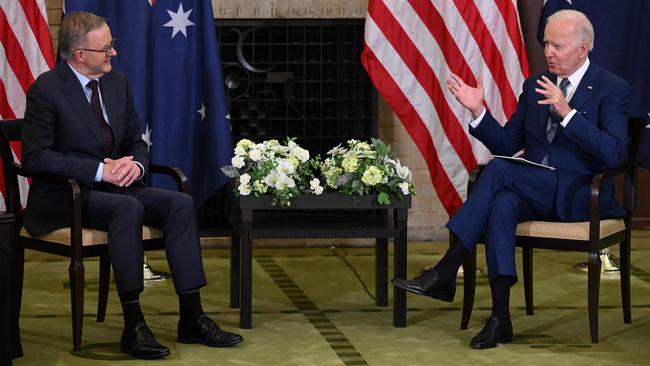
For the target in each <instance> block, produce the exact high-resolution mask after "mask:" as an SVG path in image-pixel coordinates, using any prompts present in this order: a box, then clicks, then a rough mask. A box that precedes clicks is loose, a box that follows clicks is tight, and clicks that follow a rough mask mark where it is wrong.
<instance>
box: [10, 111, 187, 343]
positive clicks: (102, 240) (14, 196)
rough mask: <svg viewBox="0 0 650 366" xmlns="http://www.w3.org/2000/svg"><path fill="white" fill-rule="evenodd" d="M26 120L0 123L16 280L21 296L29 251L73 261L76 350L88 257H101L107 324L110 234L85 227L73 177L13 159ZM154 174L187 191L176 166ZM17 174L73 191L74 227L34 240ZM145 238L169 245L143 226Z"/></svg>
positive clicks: (100, 316) (102, 311) (100, 312)
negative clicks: (27, 168)
mask: <svg viewBox="0 0 650 366" xmlns="http://www.w3.org/2000/svg"><path fill="white" fill-rule="evenodd" d="M22 126H23V120H22V119H14V120H4V121H0V129H1V130H2V131H1V132H0V155H1V158H2V171H3V173H4V185H5V194H4V199H5V203H6V207H7V212H10V213H13V214H14V215H15V216H16V226H15V230H16V236H17V239H18V240H16V242H17V245H18V248H15V253H17V255H16V257H17V258H16V262H17V268H18V269H17V272H18V273H17V278H18V282H19V292H20V293H21V294H22V284H23V275H24V249H25V248H28V249H33V250H37V251H41V252H46V253H50V254H56V255H60V256H64V257H68V258H70V266H69V267H68V276H69V278H70V298H71V299H70V300H71V305H72V344H73V350H75V351H78V350H79V349H80V348H81V334H82V329H83V312H84V263H83V260H84V258H88V257H99V299H98V305H97V321H98V322H103V321H104V318H105V315H106V304H107V301H108V288H109V283H110V272H111V265H110V260H109V257H108V236H107V233H106V232H105V231H101V230H95V229H87V228H84V227H83V223H82V219H81V207H82V204H81V191H80V188H79V185H78V184H77V182H76V181H75V180H74V179H70V178H66V177H62V176H57V175H51V174H41V175H27V174H26V173H25V172H24V171H23V170H22V168H21V166H20V164H18V163H17V162H16V161H15V160H14V156H13V154H12V150H11V147H10V143H11V142H16V143H18V142H20V132H21V129H22ZM149 173H156V174H165V175H168V176H170V177H171V178H172V179H173V180H174V181H175V182H176V185H177V187H178V190H179V191H183V192H188V185H187V178H186V177H185V175H184V174H183V172H181V171H180V170H179V169H177V168H171V167H165V166H159V165H150V166H149ZM18 176H23V177H29V178H34V179H42V180H46V181H47V182H49V183H51V184H56V185H59V186H62V187H65V188H66V189H68V190H69V192H70V197H71V199H70V208H71V210H70V212H71V213H70V223H71V225H70V226H69V227H66V228H62V229H59V230H56V231H53V232H51V233H47V234H44V235H39V236H36V237H34V236H31V235H29V233H28V232H27V231H26V230H25V229H24V228H23V227H22V220H21V211H22V209H21V204H20V192H19V189H18ZM142 239H143V245H144V249H145V250H151V249H162V248H163V247H164V242H163V232H162V230H161V229H158V228H153V227H148V226H143V227H142Z"/></svg>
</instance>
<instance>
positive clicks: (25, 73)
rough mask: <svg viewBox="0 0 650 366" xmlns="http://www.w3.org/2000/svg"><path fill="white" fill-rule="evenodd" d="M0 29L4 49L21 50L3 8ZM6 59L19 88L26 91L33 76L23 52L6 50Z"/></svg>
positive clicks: (0, 14)
mask: <svg viewBox="0 0 650 366" xmlns="http://www.w3.org/2000/svg"><path fill="white" fill-rule="evenodd" d="M0 29H2V30H3V32H1V33H0V43H2V46H3V47H4V49H5V50H9V51H11V50H22V47H20V44H19V43H18V39H16V34H15V33H14V30H13V29H12V28H11V27H10V24H9V22H8V21H7V16H6V14H5V12H4V10H1V11H0ZM7 61H8V62H9V67H10V68H11V69H12V70H13V72H14V74H16V76H17V78H18V81H19V83H20V86H21V88H22V89H23V91H24V92H25V93H27V89H28V88H29V86H30V85H31V84H32V83H33V82H34V76H33V75H32V73H31V70H30V68H29V62H28V61H27V58H26V57H25V54H24V53H23V52H8V53H7Z"/></svg>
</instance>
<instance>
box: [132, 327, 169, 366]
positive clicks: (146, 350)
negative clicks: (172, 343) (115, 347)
mask: <svg viewBox="0 0 650 366" xmlns="http://www.w3.org/2000/svg"><path fill="white" fill-rule="evenodd" d="M120 349H121V350H122V352H124V353H128V354H130V355H131V356H133V357H135V358H143V359H147V360H151V359H155V358H162V357H165V356H169V353H170V352H169V348H167V347H165V346H163V345H162V344H160V343H158V341H156V338H154V336H153V333H151V330H150V329H149V327H148V326H147V324H145V323H144V322H140V323H136V324H135V325H134V326H132V327H124V332H123V333H122V340H121V341H120Z"/></svg>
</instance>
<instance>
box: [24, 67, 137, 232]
mask: <svg viewBox="0 0 650 366" xmlns="http://www.w3.org/2000/svg"><path fill="white" fill-rule="evenodd" d="M99 84H100V87H101V92H102V99H103V102H104V106H105V108H106V112H107V115H108V120H109V123H110V125H111V130H112V132H113V138H114V141H115V144H114V147H113V150H112V152H111V154H110V157H111V158H113V159H117V158H120V157H123V156H127V155H133V157H134V160H136V161H138V162H139V163H141V164H142V166H143V167H144V168H145V171H146V169H147V166H148V164H149V157H148V152H147V145H146V143H144V142H143V141H142V137H141V134H140V126H139V122H138V117H137V113H136V111H135V105H134V101H133V95H132V93H131V88H130V86H129V83H128V81H127V79H126V77H124V76H123V75H122V74H120V73H119V72H117V71H111V72H109V73H108V74H106V75H104V76H103V77H101V78H100V80H99ZM21 137H22V157H23V160H22V164H23V167H24V168H25V169H26V170H27V171H28V172H31V173H54V174H59V175H63V176H66V177H70V178H74V179H76V180H77V182H78V183H79V184H80V186H81V188H82V189H94V188H96V186H97V183H96V182H94V179H95V174H96V173H97V168H98V166H99V162H101V161H103V159H104V158H105V157H106V153H105V152H104V148H103V144H102V137H101V132H100V127H99V125H98V123H97V119H96V117H95V114H94V113H93V111H92V109H91V107H90V103H89V102H88V100H87V99H86V96H85V94H84V92H83V87H82V86H81V83H79V79H77V77H76V76H75V74H74V72H73V71H72V70H71V68H70V66H69V65H68V64H67V63H66V62H61V63H59V65H57V67H56V68H55V69H53V70H51V71H48V72H45V73H43V74H42V75H41V76H39V77H38V79H37V80H36V81H35V82H34V84H32V86H31V87H30V89H29V91H28V93H27V108H26V111H25V123H24V126H23V130H22V136H21ZM68 207H69V195H68V194H67V193H66V191H65V189H63V188H62V187H58V186H53V185H50V184H47V183H45V182H42V181H39V180H37V179H35V180H33V181H32V185H31V187H30V190H29V196H28V200H27V207H26V209H25V213H24V216H23V221H24V225H25V228H26V229H27V230H28V231H29V232H30V233H31V234H32V235H38V234H41V233H45V232H49V231H52V230H55V229H58V228H61V227H65V226H68V225H69V212H68Z"/></svg>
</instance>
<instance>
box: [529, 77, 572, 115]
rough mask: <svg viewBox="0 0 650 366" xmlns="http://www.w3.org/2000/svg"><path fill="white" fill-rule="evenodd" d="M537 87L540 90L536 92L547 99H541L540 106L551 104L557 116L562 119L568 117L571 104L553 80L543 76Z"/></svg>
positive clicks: (536, 89)
mask: <svg viewBox="0 0 650 366" xmlns="http://www.w3.org/2000/svg"><path fill="white" fill-rule="evenodd" d="M537 85H539V86H540V87H539V88H535V91H536V92H538V93H540V94H541V95H543V96H544V98H545V99H540V100H539V101H538V102H537V103H538V104H549V105H551V106H553V109H554V110H555V114H557V115H558V117H560V118H564V117H566V115H567V114H569V112H571V107H570V106H569V102H567V101H566V97H565V96H564V94H562V90H560V88H558V87H557V85H555V83H554V82H553V81H551V79H549V78H547V77H546V76H544V75H542V79H541V80H539V79H537Z"/></svg>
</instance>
